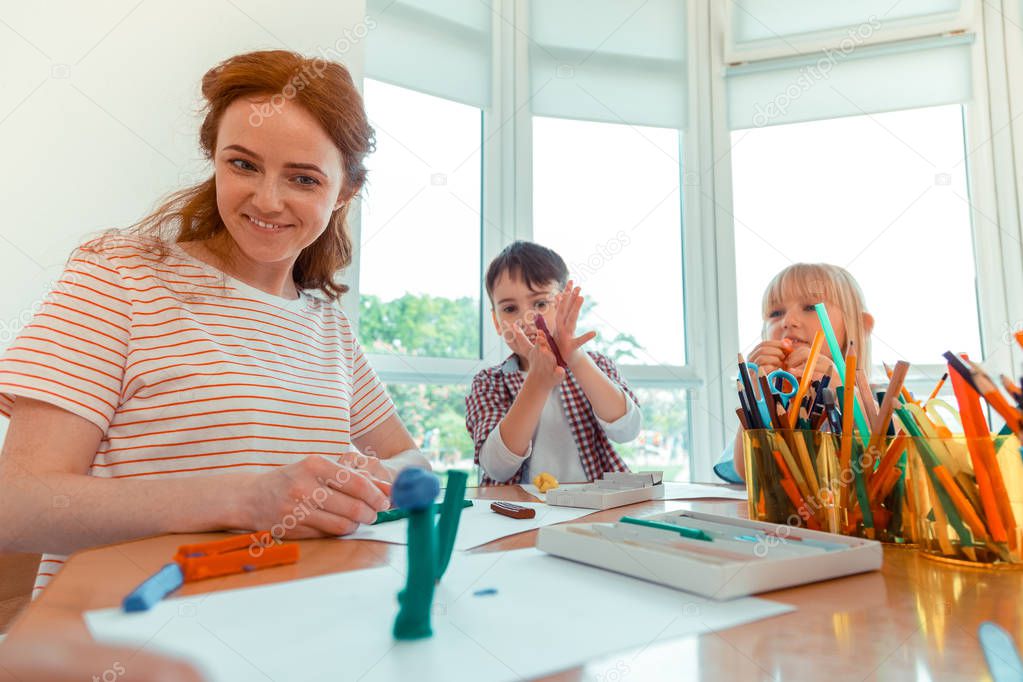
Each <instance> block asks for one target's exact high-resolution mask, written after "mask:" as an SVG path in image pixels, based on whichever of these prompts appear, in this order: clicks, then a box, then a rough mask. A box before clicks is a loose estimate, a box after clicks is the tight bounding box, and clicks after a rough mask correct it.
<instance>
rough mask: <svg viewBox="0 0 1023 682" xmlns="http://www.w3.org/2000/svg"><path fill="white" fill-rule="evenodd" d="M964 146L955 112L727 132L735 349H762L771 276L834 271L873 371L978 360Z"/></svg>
mask: <svg viewBox="0 0 1023 682" xmlns="http://www.w3.org/2000/svg"><path fill="white" fill-rule="evenodd" d="M964 147H965V144H964V139H963V110H962V107H961V106H959V105H948V106H942V107H931V108H926V109H914V110H909V111H897V112H890V113H878V114H872V115H869V116H853V117H849V118H841V119H832V120H825V121H814V122H807V123H794V124H789V125H781V126H773V127H768V128H752V129H746V130H737V131H734V132H733V133H732V186H733V190H732V191H733V200H734V218H735V231H736V237H735V244H736V287H737V292H738V311H739V334H740V341H741V344H742V346H743V347H744V348H745V349H746V350H749V349H750V348H751V347H752V346H753V345H755V344H756V343H757V342H758V341H759V340H760V336H761V326H762V317H761V308H760V305H761V304H760V301H761V296H762V294H763V291H764V288H765V287H766V285H767V283H768V282H769V281H770V279H771V277H773V276H774V275H775V274H776V273H777V272H778V271H779V270H781V269H782V268H784V267H785V266H787V265H789V264H791V263H794V262H829V263H834V264H836V265H840V266H842V267H845V268H846V269H848V270H849V271H850V272H851V273H852V274H853V276H854V277H855V278H856V280H857V281H858V282H859V283H860V286H861V288H862V289H863V294H864V298H865V299H866V302H867V308H868V310H870V311H871V312H872V313H873V314H874V317H875V318H876V327H875V333H874V339H873V341H874V345H873V357H874V360H875V362H876V363H880V362H881V361H882V360H886V361H888V362H889V364H891V363H892V362H894V361H895V360H899V359H907V360H909V361H910V362H913V363H914V364H940V363H941V362H942V359H941V353H942V352H944V351H946V350H949V349H950V348H952V349H955V350H957V351H966V352H968V353H971V354H972V355H973V356H974V357H980V356H981V353H980V334H979V322H978V317H977V298H976V297H977V291H976V284H975V278H976V270H975V265H974V258H973V244H972V230H971V224H970V198H969V189H968V187H967V179H966V170H967V169H966V164H965V162H964ZM943 310H944V311H954V312H950V313H945V314H944V316H943V313H942V312H941V311H943ZM953 319H954V323H953V322H952V320H953ZM921 330H933V332H934V333H921Z"/></svg>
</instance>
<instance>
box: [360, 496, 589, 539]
mask: <svg viewBox="0 0 1023 682" xmlns="http://www.w3.org/2000/svg"><path fill="white" fill-rule="evenodd" d="M491 502H495V500H472V503H473V505H472V507H466V508H465V509H463V510H462V518H461V519H459V521H458V535H457V536H456V537H455V549H457V550H466V549H472V548H473V547H479V546H480V545H485V544H487V543H488V542H493V541H494V540H498V539H500V538H503V537H507V536H509V535H515V534H517V533H524V532H526V531H528V530H536V529H537V528H540V527H541V526H550V525H553V524H555V523H561V522H562V521H572V520H574V519H578V518H580V517H582V516H586V515H587V514H592V513H594V512H595V511H596V510H594V509H578V508H576V507H551V506H548V505H546V504H541V503H538V502H516V503H515V504H518V505H520V506H523V507H532V508H533V509H535V510H536V516H535V517H534V518H531V519H512V518H509V517H507V516H502V515H500V514H498V513H496V512H493V511H491V510H490V503H491ZM341 539H342V540H378V541H380V542H390V543H392V544H396V545H404V544H407V543H408V521H407V520H406V519H400V520H398V521H389V522H387V523H381V524H379V525H376V526H362V527H360V528H359V530H357V531H356V532H355V533H352V534H351V535H346V536H344V537H343V538H341Z"/></svg>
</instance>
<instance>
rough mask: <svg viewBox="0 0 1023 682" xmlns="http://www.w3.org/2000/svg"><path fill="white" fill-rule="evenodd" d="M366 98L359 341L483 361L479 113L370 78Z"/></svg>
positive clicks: (380, 348)
mask: <svg viewBox="0 0 1023 682" xmlns="http://www.w3.org/2000/svg"><path fill="white" fill-rule="evenodd" d="M365 100H366V109H367V112H368V113H369V118H370V124H371V125H372V126H373V127H374V129H375V130H376V139H377V142H376V145H377V146H376V151H375V152H374V153H373V154H372V155H371V156H370V157H369V158H368V160H367V166H368V168H369V178H368V182H367V186H366V188H365V190H364V192H363V193H364V198H363V202H362V229H361V244H360V256H361V263H360V280H359V289H360V291H359V294H360V303H359V304H360V318H361V319H360V339H361V341H362V343H363V345H364V346H365V347H366V348H367V350H368V351H370V352H373V353H396V354H402V355H425V356H433V357H447V358H478V357H479V353H480V350H479V349H480V331H479V329H480V327H479V310H480V300H479V291H480V277H481V273H480V183H481V174H480V139H481V136H482V128H481V126H482V114H481V112H480V110H479V109H477V108H475V107H471V106H467V105H465V104H460V103H458V102H452V101H448V100H444V99H441V98H439V97H433V96H430V95H424V94H421V93H418V92H415V91H413V90H408V89H406V88H401V87H398V86H396V85H388V84H386V83H381V82H378V81H374V80H370V79H366V81H365ZM440 259H442V262H443V266H441V265H440V262H441V261H440Z"/></svg>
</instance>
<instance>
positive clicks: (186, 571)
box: [174, 531, 299, 582]
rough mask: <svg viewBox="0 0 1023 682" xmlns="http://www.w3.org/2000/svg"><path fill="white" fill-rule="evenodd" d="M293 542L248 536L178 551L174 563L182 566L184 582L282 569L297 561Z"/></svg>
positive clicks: (197, 545) (266, 534) (297, 551)
mask: <svg viewBox="0 0 1023 682" xmlns="http://www.w3.org/2000/svg"><path fill="white" fill-rule="evenodd" d="M298 556H299V549H298V545H297V544H296V543H294V542H289V543H284V544H280V543H278V542H277V541H276V540H275V539H274V538H273V536H272V535H271V534H270V533H269V532H268V531H262V532H259V533H246V534H245V535H239V536H237V537H233V538H227V539H225V540H214V541H213V542H202V543H198V544H193V545H182V546H180V547H178V552H177V554H175V555H174V561H175V562H177V563H178V565H180V566H181V573H182V574H183V575H184V577H185V582H191V581H193V580H202V579H204V578H214V577H217V576H221V575H230V574H232V573H245V572H247V571H254V570H256V569H257V568H268V567H270V566H283V565H284V564H293V563H295V562H296V561H298Z"/></svg>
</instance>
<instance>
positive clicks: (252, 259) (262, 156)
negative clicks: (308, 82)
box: [213, 98, 345, 269]
mask: <svg viewBox="0 0 1023 682" xmlns="http://www.w3.org/2000/svg"><path fill="white" fill-rule="evenodd" d="M262 102H263V100H262V99H258V98H257V99H247V98H239V99H237V100H235V101H234V102H232V103H231V104H230V105H229V106H228V108H227V110H226V111H225V112H224V115H223V117H222V118H221V121H220V128H219V129H218V131H217V149H216V151H215V153H214V159H213V160H214V166H215V172H216V179H217V209H218V210H219V211H220V217H221V218H222V219H223V221H224V225H225V226H226V227H227V231H228V233H229V234H230V236H231V238H232V239H233V241H234V245H233V247H232V251H233V253H232V257H233V258H234V260H235V261H236V262H237V265H238V266H239V267H240V268H243V269H245V268H249V269H251V268H260V267H261V266H262V267H266V266H274V265H276V266H280V267H287V268H290V267H291V266H292V265H294V263H295V260H296V259H297V258H298V255H299V254H300V253H301V252H302V250H303V249H304V248H306V247H307V246H309V245H310V244H312V243H313V242H314V241H316V239H317V237H319V236H320V235H321V234H322V233H323V231H324V229H326V227H327V223H328V222H329V220H330V216H331V214H332V213H333V211H334V210H335V209H337V208H339V207H340V206H341V205H342V204H343V201H344V199H345V196H344V194H343V184H344V171H343V165H342V158H341V152H340V151H339V150H338V149H337V147H336V146H335V145H334V143H333V142H332V141H331V139H330V138H329V137H328V136H327V134H326V133H325V132H324V131H323V129H322V128H321V127H320V125H319V123H317V122H316V120H315V119H314V118H313V117H312V115H311V114H309V112H308V111H306V110H305V109H304V108H303V107H301V106H299V105H297V104H295V103H293V102H290V101H289V102H287V103H286V104H285V106H284V107H282V108H281V109H280V111H277V110H274V111H273V113H272V114H271V115H269V116H260V117H257V120H256V122H255V123H253V122H251V120H250V119H251V114H252V112H253V111H254V109H253V106H256V107H259V106H260V105H261V104H262ZM235 247H236V248H235ZM239 261H240V262H239Z"/></svg>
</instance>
